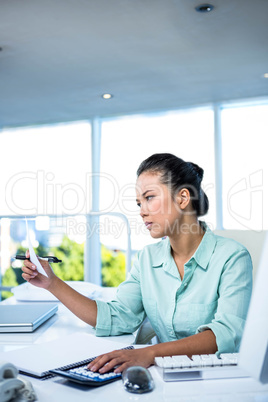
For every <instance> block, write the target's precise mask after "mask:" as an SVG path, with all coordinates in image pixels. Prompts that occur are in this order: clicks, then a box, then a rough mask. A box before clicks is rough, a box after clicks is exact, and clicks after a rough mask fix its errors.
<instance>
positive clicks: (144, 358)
mask: <svg viewBox="0 0 268 402" xmlns="http://www.w3.org/2000/svg"><path fill="white" fill-rule="evenodd" d="M152 364H154V354H153V352H152V350H151V348H150V346H149V347H146V348H141V349H132V350H114V351H113V352H110V353H106V354H104V355H100V356H98V357H96V359H94V360H93V361H92V362H91V363H90V364H89V365H88V368H89V369H90V370H92V371H99V372H100V373H106V372H107V371H110V370H112V369H113V368H114V367H115V366H117V367H116V369H115V370H114V371H115V373H121V372H122V371H123V370H125V369H127V368H128V367H131V366H142V367H145V368H147V367H149V366H151V365H152Z"/></svg>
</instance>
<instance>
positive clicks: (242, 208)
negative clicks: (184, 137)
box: [222, 103, 268, 230]
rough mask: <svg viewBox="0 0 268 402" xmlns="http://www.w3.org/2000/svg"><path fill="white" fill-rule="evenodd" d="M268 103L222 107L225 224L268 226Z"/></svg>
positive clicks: (241, 226) (231, 227)
mask: <svg viewBox="0 0 268 402" xmlns="http://www.w3.org/2000/svg"><path fill="white" fill-rule="evenodd" d="M267 137H268V104H267V103H266V104H255V105H244V106H242V105H238V106H237V107H228V108H227V107H226V108H224V109H223V110H222V162H223V225H224V228H226V229H250V230H264V229H266V230H267V229H268V216H267V208H265V205H267V201H268V194H267V191H268V189H267V186H265V183H267V177H268V158H267V147H266V143H267Z"/></svg>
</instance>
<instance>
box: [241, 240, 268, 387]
mask: <svg viewBox="0 0 268 402" xmlns="http://www.w3.org/2000/svg"><path fill="white" fill-rule="evenodd" d="M239 352H240V353H239V366H240V367H241V368H242V369H244V370H245V371H247V372H248V373H249V375H250V376H251V377H253V378H255V379H257V380H258V381H260V382H261V383H263V384H265V383H268V235H266V238H265V241H264V245H263V250H262V255H261V259H260V263H259V267H258V270H257V275H256V278H255V281H254V286H253V293H252V298H251V302H250V306H249V311H248V316H247V320H246V325H245V330H244V333H243V338H242V342H241V347H240V351H239Z"/></svg>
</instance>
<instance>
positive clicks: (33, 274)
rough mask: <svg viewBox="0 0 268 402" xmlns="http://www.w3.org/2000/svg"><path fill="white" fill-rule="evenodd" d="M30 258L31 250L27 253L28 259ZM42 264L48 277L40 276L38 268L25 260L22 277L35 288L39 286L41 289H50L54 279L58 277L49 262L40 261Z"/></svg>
mask: <svg viewBox="0 0 268 402" xmlns="http://www.w3.org/2000/svg"><path fill="white" fill-rule="evenodd" d="M29 257H30V253H29V250H28V251H27V252H26V258H29ZM39 262H40V264H41V265H42V267H43V268H44V270H45V272H46V274H47V277H46V276H45V275H42V274H40V273H39V272H38V271H37V268H36V266H35V265H34V264H33V263H32V262H31V261H29V260H24V266H23V267H22V271H23V274H22V277H23V279H25V280H26V281H27V282H29V283H31V284H32V285H34V286H37V287H39V288H44V289H48V290H49V288H50V286H51V284H52V282H53V279H54V278H56V275H55V274H54V272H53V270H52V268H51V266H50V265H49V263H48V262H47V261H44V260H40V259H39Z"/></svg>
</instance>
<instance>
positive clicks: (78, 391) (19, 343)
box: [0, 289, 268, 402]
mask: <svg viewBox="0 0 268 402" xmlns="http://www.w3.org/2000/svg"><path fill="white" fill-rule="evenodd" d="M111 294H112V293H110V291H109V290H108V289H107V291H106V294H105V295H104V297H103V298H104V299H105V298H106V299H109V298H110V296H111ZM4 303H8V304H10V303H12V304H13V303H16V300H15V299H14V298H11V299H9V300H7V301H5V302H4ZM77 331H83V332H87V333H94V330H93V328H91V327H90V326H88V325H87V324H85V323H83V322H82V321H81V320H79V319H78V318H77V317H75V316H74V315H73V314H72V313H71V312H70V311H68V310H67V309H66V308H65V307H64V306H63V305H62V304H60V303H59V310H58V313H57V314H56V316H54V317H53V318H51V319H50V320H49V321H48V322H46V323H45V324H43V325H42V326H41V327H39V328H38V329H37V330H36V331H35V332H33V333H32V334H0V351H1V352H2V351H8V350H12V349H16V348H21V347H25V346H30V345H32V344H35V343H43V342H48V341H51V340H54V339H58V338H60V337H63V336H66V335H68V334H71V333H73V332H77ZM111 339H112V340H114V341H118V342H123V343H126V344H128V345H129V344H131V343H132V342H133V341H134V336H133V335H125V336H118V337H111ZM150 371H151V374H152V376H153V378H154V382H155V390H154V391H153V392H152V393H148V394H142V395H136V394H130V393H128V392H126V391H125V390H124V389H123V387H122V382H121V381H120V380H119V381H116V382H114V383H111V384H108V385H105V386H103V387H100V388H87V387H82V386H79V385H74V384H72V383H68V382H66V381H65V380H64V379H61V378H59V377H55V378H52V379H49V380H45V381H40V380H36V379H34V378H31V377H25V378H27V379H28V380H30V381H31V382H32V384H33V386H34V389H35V391H36V393H37V396H38V401H39V402H61V401H64V402H74V401H75V402H79V401H86V400H94V401H108V402H113V401H115V402H121V401H150V402H151V401H152V400H153V401H154V402H158V401H159V402H160V401H161V402H175V401H176V402H177V401H181V402H190V401H191V402H195V401H196V402H197V401H198V402H201V401H202V402H233V401H235V402H267V401H268V385H265V386H263V385H261V384H259V383H258V382H256V381H255V380H253V379H250V378H246V379H232V380H209V381H204V380H203V381H189V382H187V381H185V382H164V381H163V380H162V378H161V377H160V375H159V373H158V372H157V370H156V368H155V367H151V368H150Z"/></svg>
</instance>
